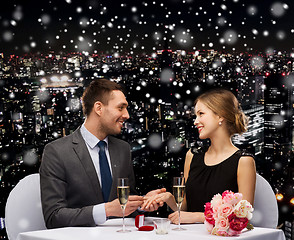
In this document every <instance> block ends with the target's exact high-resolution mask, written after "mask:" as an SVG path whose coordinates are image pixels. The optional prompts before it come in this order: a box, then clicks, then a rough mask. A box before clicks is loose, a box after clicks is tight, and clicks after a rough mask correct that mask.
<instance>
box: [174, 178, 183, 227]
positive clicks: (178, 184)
mask: <svg viewBox="0 0 294 240" xmlns="http://www.w3.org/2000/svg"><path fill="white" fill-rule="evenodd" d="M173 195H174V197H175V200H176V203H177V208H178V213H179V224H178V227H176V228H174V229H173V230H177V231H182V230H186V229H185V228H182V227H181V216H180V213H181V206H182V202H183V200H184V196H185V178H184V177H174V179H173Z"/></svg>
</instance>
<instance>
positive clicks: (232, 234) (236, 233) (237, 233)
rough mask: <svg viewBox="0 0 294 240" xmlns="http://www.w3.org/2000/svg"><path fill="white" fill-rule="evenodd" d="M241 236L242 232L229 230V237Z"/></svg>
mask: <svg viewBox="0 0 294 240" xmlns="http://www.w3.org/2000/svg"><path fill="white" fill-rule="evenodd" d="M240 234H241V231H235V230H233V229H231V228H229V231H228V236H238V235H240Z"/></svg>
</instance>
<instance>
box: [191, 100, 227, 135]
mask: <svg viewBox="0 0 294 240" xmlns="http://www.w3.org/2000/svg"><path fill="white" fill-rule="evenodd" d="M195 114H196V119H195V122H194V125H195V126H196V127H197V129H198V132H199V138H200V139H206V138H211V136H213V134H214V132H215V131H216V130H217V129H218V128H219V127H220V126H219V122H220V121H221V120H222V119H221V118H220V117H219V116H218V115H216V114H215V113H214V112H213V111H211V110H210V109H209V108H208V107H207V106H206V105H205V104H203V103H202V102H201V101H198V102H197V103H196V106H195Z"/></svg>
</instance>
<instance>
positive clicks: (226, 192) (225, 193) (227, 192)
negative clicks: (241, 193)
mask: <svg viewBox="0 0 294 240" xmlns="http://www.w3.org/2000/svg"><path fill="white" fill-rule="evenodd" d="M228 194H230V195H232V194H234V193H233V192H232V191H229V190H226V191H224V192H223V194H222V198H223V199H224V197H225V196H226V195H228Z"/></svg>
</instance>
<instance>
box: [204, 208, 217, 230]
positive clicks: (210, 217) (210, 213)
mask: <svg viewBox="0 0 294 240" xmlns="http://www.w3.org/2000/svg"><path fill="white" fill-rule="evenodd" d="M204 216H205V220H206V221H207V222H208V223H210V224H212V225H214V224H215V220H214V217H213V209H212V207H211V204H210V203H206V204H205V210H204Z"/></svg>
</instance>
